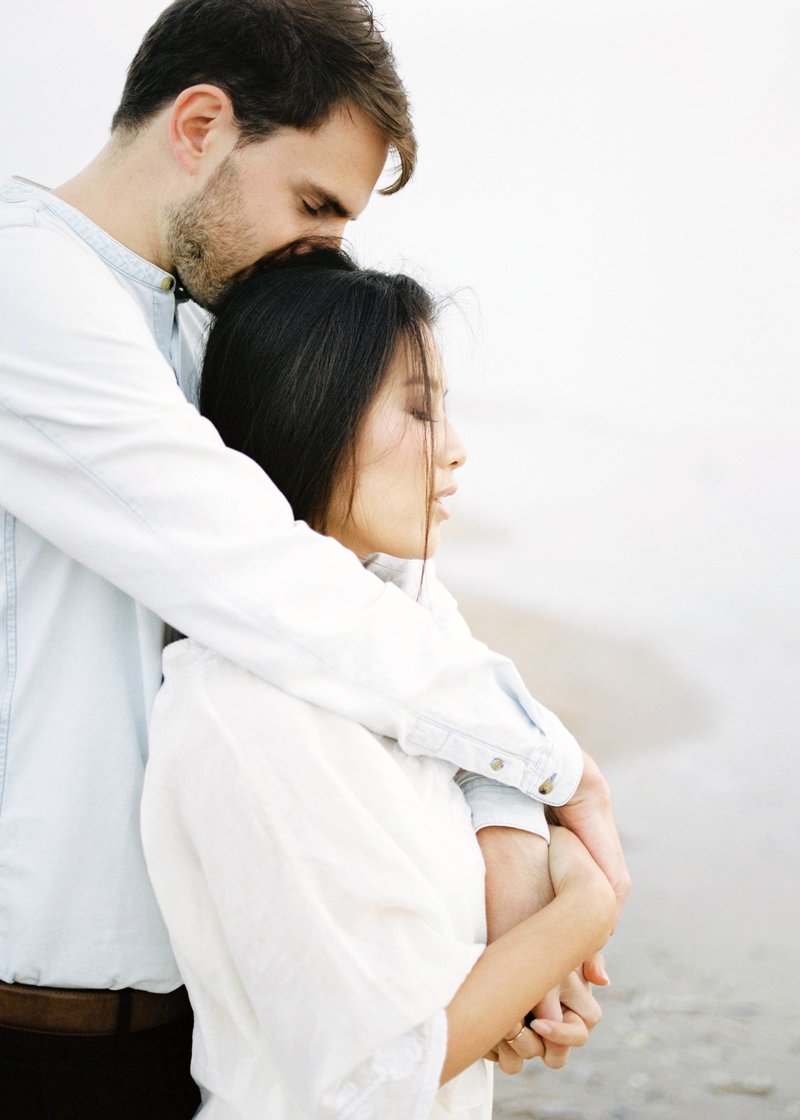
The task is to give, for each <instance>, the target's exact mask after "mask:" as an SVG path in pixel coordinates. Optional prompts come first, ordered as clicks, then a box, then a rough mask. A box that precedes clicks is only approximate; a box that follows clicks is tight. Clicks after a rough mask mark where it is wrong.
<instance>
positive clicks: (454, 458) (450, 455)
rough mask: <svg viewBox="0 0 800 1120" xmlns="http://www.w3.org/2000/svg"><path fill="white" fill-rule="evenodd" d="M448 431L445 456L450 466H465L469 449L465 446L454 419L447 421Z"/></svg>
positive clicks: (453, 467)
mask: <svg viewBox="0 0 800 1120" xmlns="http://www.w3.org/2000/svg"><path fill="white" fill-rule="evenodd" d="M445 424H446V428H445V431H446V433H447V436H446V439H445V445H444V457H445V460H446V463H447V466H448V467H451V468H452V469H453V470H457V469H458V467H463V466H464V463H465V462H466V461H467V449H466V447H465V446H464V441H463V440H462V439H461V436H460V435H459V432H458V428H456V426H455V424H454V423H453V422H452V420H446V421H445Z"/></svg>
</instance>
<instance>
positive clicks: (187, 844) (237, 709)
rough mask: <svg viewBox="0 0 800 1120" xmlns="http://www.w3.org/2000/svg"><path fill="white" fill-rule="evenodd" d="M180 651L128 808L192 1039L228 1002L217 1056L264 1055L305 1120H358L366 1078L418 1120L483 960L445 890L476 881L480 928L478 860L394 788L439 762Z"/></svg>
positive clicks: (405, 790)
mask: <svg viewBox="0 0 800 1120" xmlns="http://www.w3.org/2000/svg"><path fill="white" fill-rule="evenodd" d="M181 646H182V647H184V650H183V652H182V651H181V649H180V647H181ZM193 649H196V647H193V644H192V643H186V642H185V643H179V644H178V646H175V647H171V649H170V650H169V651H168V652H167V655H166V684H165V686H164V688H162V691H161V693H160V694H159V697H158V699H157V701H156V707H155V710H154V714H153V719H152V726H151V758H150V762H149V764H148V770H147V777H146V784H145V795H144V800H143V809H142V813H143V839H144V845H145V853H146V856H147V859H148V868H149V871H150V874H151V878H152V880H153V885H154V888H155V891H156V896H157V898H158V901H159V905H160V906H161V908H162V911H163V913H164V916H165V919H166V922H167V926H168V929H169V932H170V938H171V940H172V943H173V947H174V949H175V953H176V957H177V960H178V964H179V967H180V969H181V972H182V974H183V975H184V978H185V980H186V983H187V986H188V987H189V990H190V995H191V997H192V1001H193V1003H194V1004H195V1007H196V1016H197V1021H198V1023H199V1025H200V1028H201V1033H202V1029H203V1024H204V1022H211V1023H212V1024H213V1027H212V1029H213V1030H214V1031H216V1032H217V1034H218V1032H219V1027H218V1023H219V1008H220V1007H222V1008H225V1009H226V1011H225V1015H226V1017H227V1020H229V1021H230V1023H231V1024H235V1029H236V1030H237V1031H238V1032H240V1034H241V1035H243V1036H244V1038H243V1040H242V1042H241V1044H239V1043H237V1044H235V1045H231V1046H230V1047H229V1048H228V1053H229V1054H233V1055H235V1054H236V1053H237V1052H239V1051H243V1050H250V1051H251V1052H252V1051H255V1050H258V1051H259V1052H260V1053H263V1055H264V1061H265V1062H267V1063H270V1064H271V1066H272V1068H274V1070H275V1071H276V1074H275V1076H276V1077H277V1078H279V1079H280V1080H281V1082H282V1083H283V1084H284V1086H285V1089H286V1092H287V1093H288V1095H289V1096H290V1097H291V1099H292V1100H293V1101H295V1103H296V1104H297V1106H298V1108H299V1110H300V1113H301V1114H302V1115H308V1116H314V1117H317V1118H319V1120H334V1118H335V1120H339V1118H340V1117H341V1118H345V1117H347V1118H348V1120H349V1118H350V1117H352V1118H353V1120H356V1117H357V1118H358V1120H362V1118H368V1117H370V1116H371V1113H370V1112H369V1111H365V1110H366V1108H367V1105H366V1103H363V1102H366V1101H367V1100H368V1099H369V1096H370V1092H371V1089H370V1086H372V1085H373V1083H374V1082H375V1080H376V1078H377V1079H378V1080H379V1081H381V1082H382V1083H383V1084H384V1091H383V1094H382V1097H381V1100H382V1115H383V1116H384V1117H385V1116H392V1117H393V1118H395V1117H396V1118H397V1120H400V1118H402V1120H406V1117H408V1118H409V1120H411V1118H412V1117H414V1118H415V1117H417V1116H419V1117H420V1118H422V1117H424V1116H426V1115H427V1114H426V1112H425V1111H424V1109H425V1107H427V1105H429V1104H430V1101H431V1092H435V1086H436V1085H437V1084H438V1077H439V1075H440V1072H441V1067H442V1061H443V1057H444V1047H445V1044H446V1039H444V1037H443V1032H442V1017H443V1008H445V1007H446V1006H447V1004H448V1003H449V1002H450V1000H451V999H452V998H453V996H454V994H455V992H456V991H457V990H458V988H459V987H460V985H461V983H462V982H463V980H464V978H465V977H466V976H467V974H468V973H469V971H470V969H471V968H472V966H473V964H474V963H475V961H476V960H477V958H478V957H479V956H480V954H481V952H482V949H483V944H482V940H481V935H480V934H478V933H476V932H475V931H471V930H470V928H468V925H467V924H466V923H462V925H461V927H460V928H456V925H454V919H453V916H452V912H451V911H450V910H449V909H448V906H447V905H446V904H445V903H444V901H443V898H442V893H441V890H440V889H439V883H440V882H442V881H443V880H445V879H446V877H447V876H450V877H451V882H454V883H457V884H458V887H459V892H461V890H462V888H463V887H464V886H467V885H469V883H472V884H473V887H474V889H475V894H476V897H477V909H478V910H480V911H481V913H480V919H481V922H482V920H483V914H482V909H483V907H482V899H483V883H482V866H481V868H480V870H479V871H478V870H477V868H476V866H475V865H474V864H472V863H471V862H470V855H469V852H470V845H469V844H464V846H463V855H460V854H459V849H458V846H457V845H456V847H453V845H452V843H450V839H451V838H452V836H453V835H454V830H453V826H452V820H447V819H446V818H445V817H442V819H441V823H439V824H437V821H439V815H437V814H435V813H431V814H430V815H429V816H427V817H426V816H425V814H424V812H421V811H420V805H419V802H418V800H417V796H416V787H415V786H414V785H413V783H411V782H410V781H408V780H407V768H408V767H409V766H410V767H414V766H420V765H421V766H437V765H439V764H437V763H436V762H435V760H408V759H407V758H406V757H405V756H403V755H402V752H400V751H399V750H398V751H396V754H395V753H393V752H392V751H391V750H388V749H382V748H381V744H380V743H376V740H375V737H374V736H373V735H372V734H371V733H370V732H368V731H366V730H365V729H364V728H363V727H360V726H358V725H356V724H353V723H352V722H351V721H347V720H342V719H340V718H339V717H336V716H335V715H333V714H332V713H330V712H325V711H323V710H322V709H317V708H314V707H313V706H312V705H309V704H302V703H299V702H298V701H296V700H294V699H293V698H291V697H289V696H287V694H285V693H282V692H280V690H277V689H274V688H272V686H270V685H267V684H266V683H265V682H263V681H260V680H259V679H258V678H256V677H254V676H252V675H251V674H248V673H246V672H244V671H243V670H241V669H238V668H237V667H236V666H234V665H232V664H231V663H228V662H222V661H221V660H220V659H219V658H216V657H215V655H213V654H208V655H207V663H204V660H203V658H204V655H203V653H200V655H199V657H197V658H195V659H194V660H192V658H191V651H192V650H193ZM183 662H185V663H186V664H183ZM184 669H185V670H186V672H183V670H184ZM176 676H177V681H176ZM398 757H399V758H400V761H399V762H398ZM298 767H299V768H300V771H301V773H302V774H303V781H302V782H298V781H297V771H298ZM442 786H443V788H444V787H448V786H449V788H451V789H453V790H454V791H455V792H456V793H457V792H458V791H457V790H455V787H454V786H453V783H452V782H447V781H445V782H443V783H442ZM455 835H456V836H457V835H458V833H457V831H456V832H455ZM465 835H466V836H467V838H468V839H469V840H470V844H471V846H472V847H473V848H475V849H477V845H475V843H474V838H473V837H472V835H471V833H470V831H469V829H468V828H467V829H466V830H465ZM449 843H450V847H448V844H449ZM476 858H477V859H478V860H479V853H477V855H476ZM211 993H213V996H212V994H211ZM231 1029H233V1026H231ZM209 1033H211V1032H210V1031H209ZM223 1075H224V1074H223ZM386 1094H390V1095H393V1096H395V1097H396V1098H397V1101H398V1107H397V1108H396V1109H394V1108H389V1107H387V1106H386V1104H385V1101H386ZM376 1100H377V1098H376ZM400 1101H402V1102H404V1103H403V1107H402V1108H401V1107H400ZM358 1102H362V1103H363V1107H362V1104H358V1108H357V1103H358ZM370 1107H372V1106H371V1105H370ZM359 1109H361V1111H359Z"/></svg>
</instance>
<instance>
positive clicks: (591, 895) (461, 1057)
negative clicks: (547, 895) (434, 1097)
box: [441, 829, 616, 1084]
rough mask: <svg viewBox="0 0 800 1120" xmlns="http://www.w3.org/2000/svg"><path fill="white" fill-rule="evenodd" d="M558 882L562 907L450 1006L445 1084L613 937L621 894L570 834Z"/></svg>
mask: <svg viewBox="0 0 800 1120" xmlns="http://www.w3.org/2000/svg"><path fill="white" fill-rule="evenodd" d="M550 874H551V876H552V879H553V886H554V888H555V892H556V897H555V899H554V900H553V901H552V902H551V903H550V904H549V905H547V906H545V907H544V909H543V910H540V911H539V913H538V914H534V915H533V916H532V917H530V918H527V919H526V920H525V921H524V922H521V923H520V924H519V925H517V926H515V927H514V928H513V929H511V930H509V931H508V932H507V933H505V934H503V935H502V937H500V938H498V939H497V941H494V942H493V943H492V944H491V945H489V946H488V947H487V948H486V950H485V951H484V953H483V954H482V955H481V957H480V958H479V960H478V961H477V963H476V964H475V966H474V968H473V969H472V971H471V972H470V974H469V975H468V976H467V978H466V980H465V981H464V983H463V984H462V985H461V987H460V988H459V989H458V991H457V992H456V995H455V997H454V998H453V999H452V1000H451V1002H450V1004H449V1005H448V1007H447V1026H448V1042H447V1056H446V1058H445V1062H444V1066H443V1068H442V1077H441V1081H442V1084H444V1083H445V1082H446V1081H449V1080H450V1079H451V1078H452V1077H455V1076H456V1074H458V1073H460V1072H461V1071H462V1070H463V1069H466V1067H467V1066H469V1065H471V1064H472V1062H474V1061H476V1060H477V1059H478V1058H480V1057H482V1056H483V1055H484V1054H485V1053H487V1051H488V1050H489V1049H490V1048H491V1047H492V1046H494V1045H495V1044H496V1043H497V1040H498V1039H499V1038H502V1037H503V1035H504V1034H505V1033H506V1032H507V1031H508V1029H509V1027H510V1026H511V1025H512V1024H514V1023H516V1022H518V1021H520V1020H522V1019H524V1017H525V1015H526V1014H527V1012H528V1011H529V1010H530V1008H531V1007H533V1006H534V1005H535V1004H536V1003H538V1002H539V1000H540V999H541V998H542V996H544V995H545V993H546V992H549V991H550V989H551V988H553V987H554V986H555V985H556V984H557V983H559V982H560V981H561V980H562V979H563V977H564V976H566V975H567V973H569V972H571V971H572V969H574V968H577V967H578V966H579V965H580V964H581V962H582V961H584V960H586V958H587V957H588V956H589V955H590V954H592V953H594V952H596V951H597V950H598V949H599V948H600V947H601V946H602V945H604V944H605V943H606V941H607V940H608V938H609V937H610V935H611V931H612V929H613V926H614V919H615V916H616V901H615V897H614V892H613V889H612V888H611V886H610V884H609V882H608V880H607V879H606V877H605V875H604V874H603V873H602V871H600V869H599V868H598V867H597V865H596V864H595V862H594V860H593V859H592V858H591V856H590V855H589V854H588V852H587V851H586V850H585V849H584V847H583V845H582V844H581V843H580V841H579V840H577V839H576V838H575V837H574V836H573V835H572V834H571V833H569V832H567V830H565V829H553V839H552V842H551V845H550Z"/></svg>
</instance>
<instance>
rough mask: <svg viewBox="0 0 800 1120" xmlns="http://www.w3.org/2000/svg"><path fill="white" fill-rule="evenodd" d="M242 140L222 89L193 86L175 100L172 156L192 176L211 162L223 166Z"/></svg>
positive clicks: (230, 106)
mask: <svg viewBox="0 0 800 1120" xmlns="http://www.w3.org/2000/svg"><path fill="white" fill-rule="evenodd" d="M237 138H238V128H237V127H236V124H235V121H234V117H233V106H232V104H231V99H230V97H228V95H227V93H225V91H224V90H222V89H220V88H219V86H212V85H199V86H189V88H188V89H185V90H182V91H181V93H179V94H178V96H177V97H176V98H175V102H174V104H173V106H172V112H171V113H170V117H169V142H170V148H171V149H172V154H173V156H174V157H175V159H176V160H177V162H178V163H179V164H180V166H181V167H182V168H183V170H184V171H186V172H187V173H188V174H189V175H192V176H194V175H197V174H198V173H199V172H200V171H201V170H202V169H204V168H205V167H206V166H207V165H208V161H209V159H211V160H212V161H213V163H214V164H215V165H216V164H219V163H220V162H221V161H222V159H224V157H225V156H226V155H228V153H229V152H231V151H232V150H233V148H234V146H235V144H236V140H237Z"/></svg>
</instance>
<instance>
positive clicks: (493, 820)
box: [456, 770, 550, 841]
mask: <svg viewBox="0 0 800 1120" xmlns="http://www.w3.org/2000/svg"><path fill="white" fill-rule="evenodd" d="M456 781H457V782H458V784H459V786H460V787H461V792H462V793H463V794H464V797H465V799H466V802H467V804H468V805H469V810H470V813H471V814H472V827H473V828H474V829H475V831H476V832H478V831H479V829H481V828H489V827H491V826H495V827H499V828H518V829H521V831H522V832H533V833H535V835H536V836H541V837H543V838H544V839H545V840H548V841H549V839H550V829H549V828H548V826H547V821H546V820H545V815H544V806H543V805H542V803H541V801H534V800H532V798H530V797H527V796H526V795H525V794H524V793H521V792H520V790H518V789H515V788H514V787H513V786H506V785H503V783H502V782H497V781H495V780H494V779H493V778H484V777H483V776H482V775H481V774H470V773H468V772H467V771H465V770H460V771H459V772H458V774H457V775H456Z"/></svg>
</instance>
